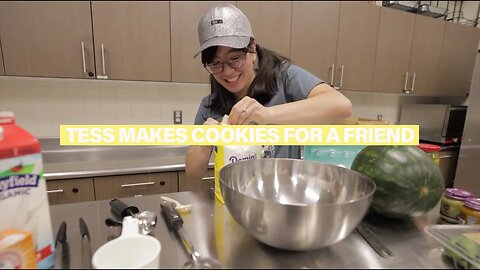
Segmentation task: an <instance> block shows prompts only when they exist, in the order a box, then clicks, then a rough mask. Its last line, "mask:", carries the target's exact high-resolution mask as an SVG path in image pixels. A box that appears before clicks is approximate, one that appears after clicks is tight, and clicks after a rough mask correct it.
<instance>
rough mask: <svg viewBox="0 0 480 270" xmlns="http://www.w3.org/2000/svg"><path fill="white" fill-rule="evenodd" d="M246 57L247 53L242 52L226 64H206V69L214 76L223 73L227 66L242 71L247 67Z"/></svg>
mask: <svg viewBox="0 0 480 270" xmlns="http://www.w3.org/2000/svg"><path fill="white" fill-rule="evenodd" d="M246 56H247V52H241V53H240V54H238V55H235V56H233V57H232V58H230V59H228V60H227V61H225V62H216V63H210V64H205V65H204V67H205V69H206V70H207V71H208V72H209V73H210V74H212V75H216V74H220V73H222V72H223V70H224V69H225V64H227V65H228V66H229V67H230V68H233V69H240V68H242V67H243V66H244V65H245V59H246V58H247V57H246Z"/></svg>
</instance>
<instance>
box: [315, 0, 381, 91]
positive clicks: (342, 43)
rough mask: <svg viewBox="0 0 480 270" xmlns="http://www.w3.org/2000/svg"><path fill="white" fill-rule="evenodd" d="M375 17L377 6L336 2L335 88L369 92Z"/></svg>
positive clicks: (371, 79)
mask: <svg viewBox="0 0 480 270" xmlns="http://www.w3.org/2000/svg"><path fill="white" fill-rule="evenodd" d="M379 19H380V7H379V6H375V5H372V4H368V3H365V2H360V1H359V2H341V3H340V21H339V28H338V46H337V57H336V64H335V87H336V88H337V89H341V90H356V91H371V89H372V82H373V73H374V64H375V52H376V47H377V46H376V44H377V35H378V26H379ZM319 49H321V48H319Z"/></svg>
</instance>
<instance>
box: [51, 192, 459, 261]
mask: <svg viewBox="0 0 480 270" xmlns="http://www.w3.org/2000/svg"><path fill="white" fill-rule="evenodd" d="M160 196H168V197H171V198H173V199H176V200H178V201H180V202H181V203H183V204H192V205H193V206H192V210H191V212H190V213H188V214H184V215H183V218H184V228H185V230H186V232H187V233H188V234H189V236H190V238H191V240H192V242H193V244H194V245H195V247H196V249H197V250H198V251H199V253H200V255H202V256H212V257H214V258H217V259H218V260H219V261H220V262H221V263H222V264H223V265H224V266H225V267H227V268H256V269H258V268H297V269H298V268H451V266H450V265H449V264H447V263H446V262H445V261H444V260H443V259H442V255H441V249H440V247H439V245H438V244H437V243H436V242H434V240H433V239H431V238H429V237H428V236H427V235H426V234H425V233H424V232H423V227H424V226H425V225H426V224H429V223H436V221H437V219H438V210H439V208H438V207H436V208H435V209H433V210H432V211H431V212H430V213H429V214H428V215H425V216H422V217H418V218H415V219H411V220H394V219H386V218H383V217H380V216H377V215H373V214H369V215H367V216H366V217H365V219H364V222H365V224H366V225H367V226H369V227H370V229H371V230H372V231H373V232H374V233H375V234H376V236H377V238H378V239H379V240H380V241H382V242H383V243H384V244H385V245H386V246H387V248H389V249H390V250H391V251H392V252H393V253H394V257H392V258H388V259H384V258H382V257H380V256H379V255H377V253H375V251H373V249H372V248H371V247H370V246H369V245H368V244H367V243H366V242H365V240H364V239H363V238H362V237H361V236H360V235H359V234H358V232H356V231H355V230H354V231H353V232H352V233H351V234H350V235H349V236H348V237H347V238H345V239H344V240H342V241H340V242H338V243H336V244H334V245H332V246H330V247H326V248H322V249H318V250H313V251H306V252H291V251H283V250H279V249H275V248H272V247H269V246H266V245H264V244H262V243H260V242H258V241H257V240H256V239H255V238H253V237H252V236H250V235H249V234H248V233H247V232H246V231H245V230H244V229H243V228H242V227H240V226H239V225H238V224H237V223H236V222H235V220H233V218H232V217H231V216H230V213H229V212H228V210H227V208H226V207H225V206H224V205H222V204H221V203H219V202H218V201H217V200H215V199H214V197H213V191H212V190H205V191H201V192H178V193H170V194H161V195H150V196H143V197H136V198H122V199H121V200H123V201H124V202H126V203H127V204H131V205H136V206H137V207H138V208H139V209H140V211H145V210H150V211H154V212H156V214H157V216H158V223H157V226H156V227H155V229H154V231H153V232H152V235H153V236H155V237H157V238H158V239H159V240H160V243H161V246H162V248H161V256H160V267H161V268H181V267H182V265H183V264H184V262H185V261H186V260H187V255H186V254H185V252H184V251H183V249H182V247H181V246H180V244H179V242H177V239H176V238H175V236H174V235H173V234H172V233H170V232H169V231H168V229H167V226H166V224H165V222H164V220H163V218H162V215H161V211H160ZM50 213H51V219H52V228H53V233H54V235H56V231H57V229H58V227H59V225H60V223H61V222H62V221H63V220H65V221H66V223H67V239H68V241H69V245H70V250H71V267H72V268H80V267H82V265H81V264H80V247H81V242H80V231H79V225H78V224H79V223H78V222H79V217H83V219H84V220H85V221H86V223H87V225H88V227H89V230H90V235H91V239H92V242H91V246H92V250H93V251H95V250H96V249H98V248H99V247H100V246H101V245H102V244H103V243H105V242H107V241H108V240H111V239H113V238H114V237H117V236H118V235H119V234H120V228H109V227H107V226H106V225H105V224H104V220H105V219H106V218H107V217H112V215H111V213H110V206H109V201H108V200H104V201H93V202H83V203H74V204H63V205H54V206H51V207H50ZM285 233H288V232H285Z"/></svg>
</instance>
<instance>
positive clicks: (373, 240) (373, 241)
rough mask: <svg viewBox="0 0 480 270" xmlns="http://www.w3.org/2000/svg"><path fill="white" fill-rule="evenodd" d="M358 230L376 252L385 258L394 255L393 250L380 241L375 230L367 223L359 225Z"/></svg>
mask: <svg viewBox="0 0 480 270" xmlns="http://www.w3.org/2000/svg"><path fill="white" fill-rule="evenodd" d="M357 231H358V233H360V235H361V236H362V237H363V238H364V239H365V241H367V243H368V244H369V245H370V247H372V248H373V250H375V252H377V253H378V254H379V255H380V256H382V257H383V258H389V257H392V256H393V252H392V251H390V250H389V249H388V248H387V247H385V245H383V244H382V242H380V240H378V239H377V237H375V235H374V234H373V232H372V231H371V230H370V229H369V228H367V227H366V226H365V225H363V224H360V225H358V227H357Z"/></svg>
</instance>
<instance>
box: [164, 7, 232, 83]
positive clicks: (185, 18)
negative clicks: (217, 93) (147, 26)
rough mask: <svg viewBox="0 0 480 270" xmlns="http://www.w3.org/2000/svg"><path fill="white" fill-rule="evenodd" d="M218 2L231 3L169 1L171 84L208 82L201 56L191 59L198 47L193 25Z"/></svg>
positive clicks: (196, 24)
mask: <svg viewBox="0 0 480 270" xmlns="http://www.w3.org/2000/svg"><path fill="white" fill-rule="evenodd" d="M220 3H230V4H235V1H230V2H228V1H198V2H197V1H193V2H191V1H171V2H170V18H171V29H170V33H171V40H172V54H171V57H172V81H174V82H198V83H208V81H209V76H210V75H209V74H208V72H207V71H206V70H205V69H204V68H203V65H202V61H201V55H199V56H197V57H196V58H193V56H194V55H195V53H196V52H197V49H198V47H200V44H199V43H198V32H197V26H198V22H199V20H200V18H201V17H202V15H203V14H204V13H206V12H207V11H208V10H210V9H211V8H212V7H214V6H216V5H217V4H220Z"/></svg>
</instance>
